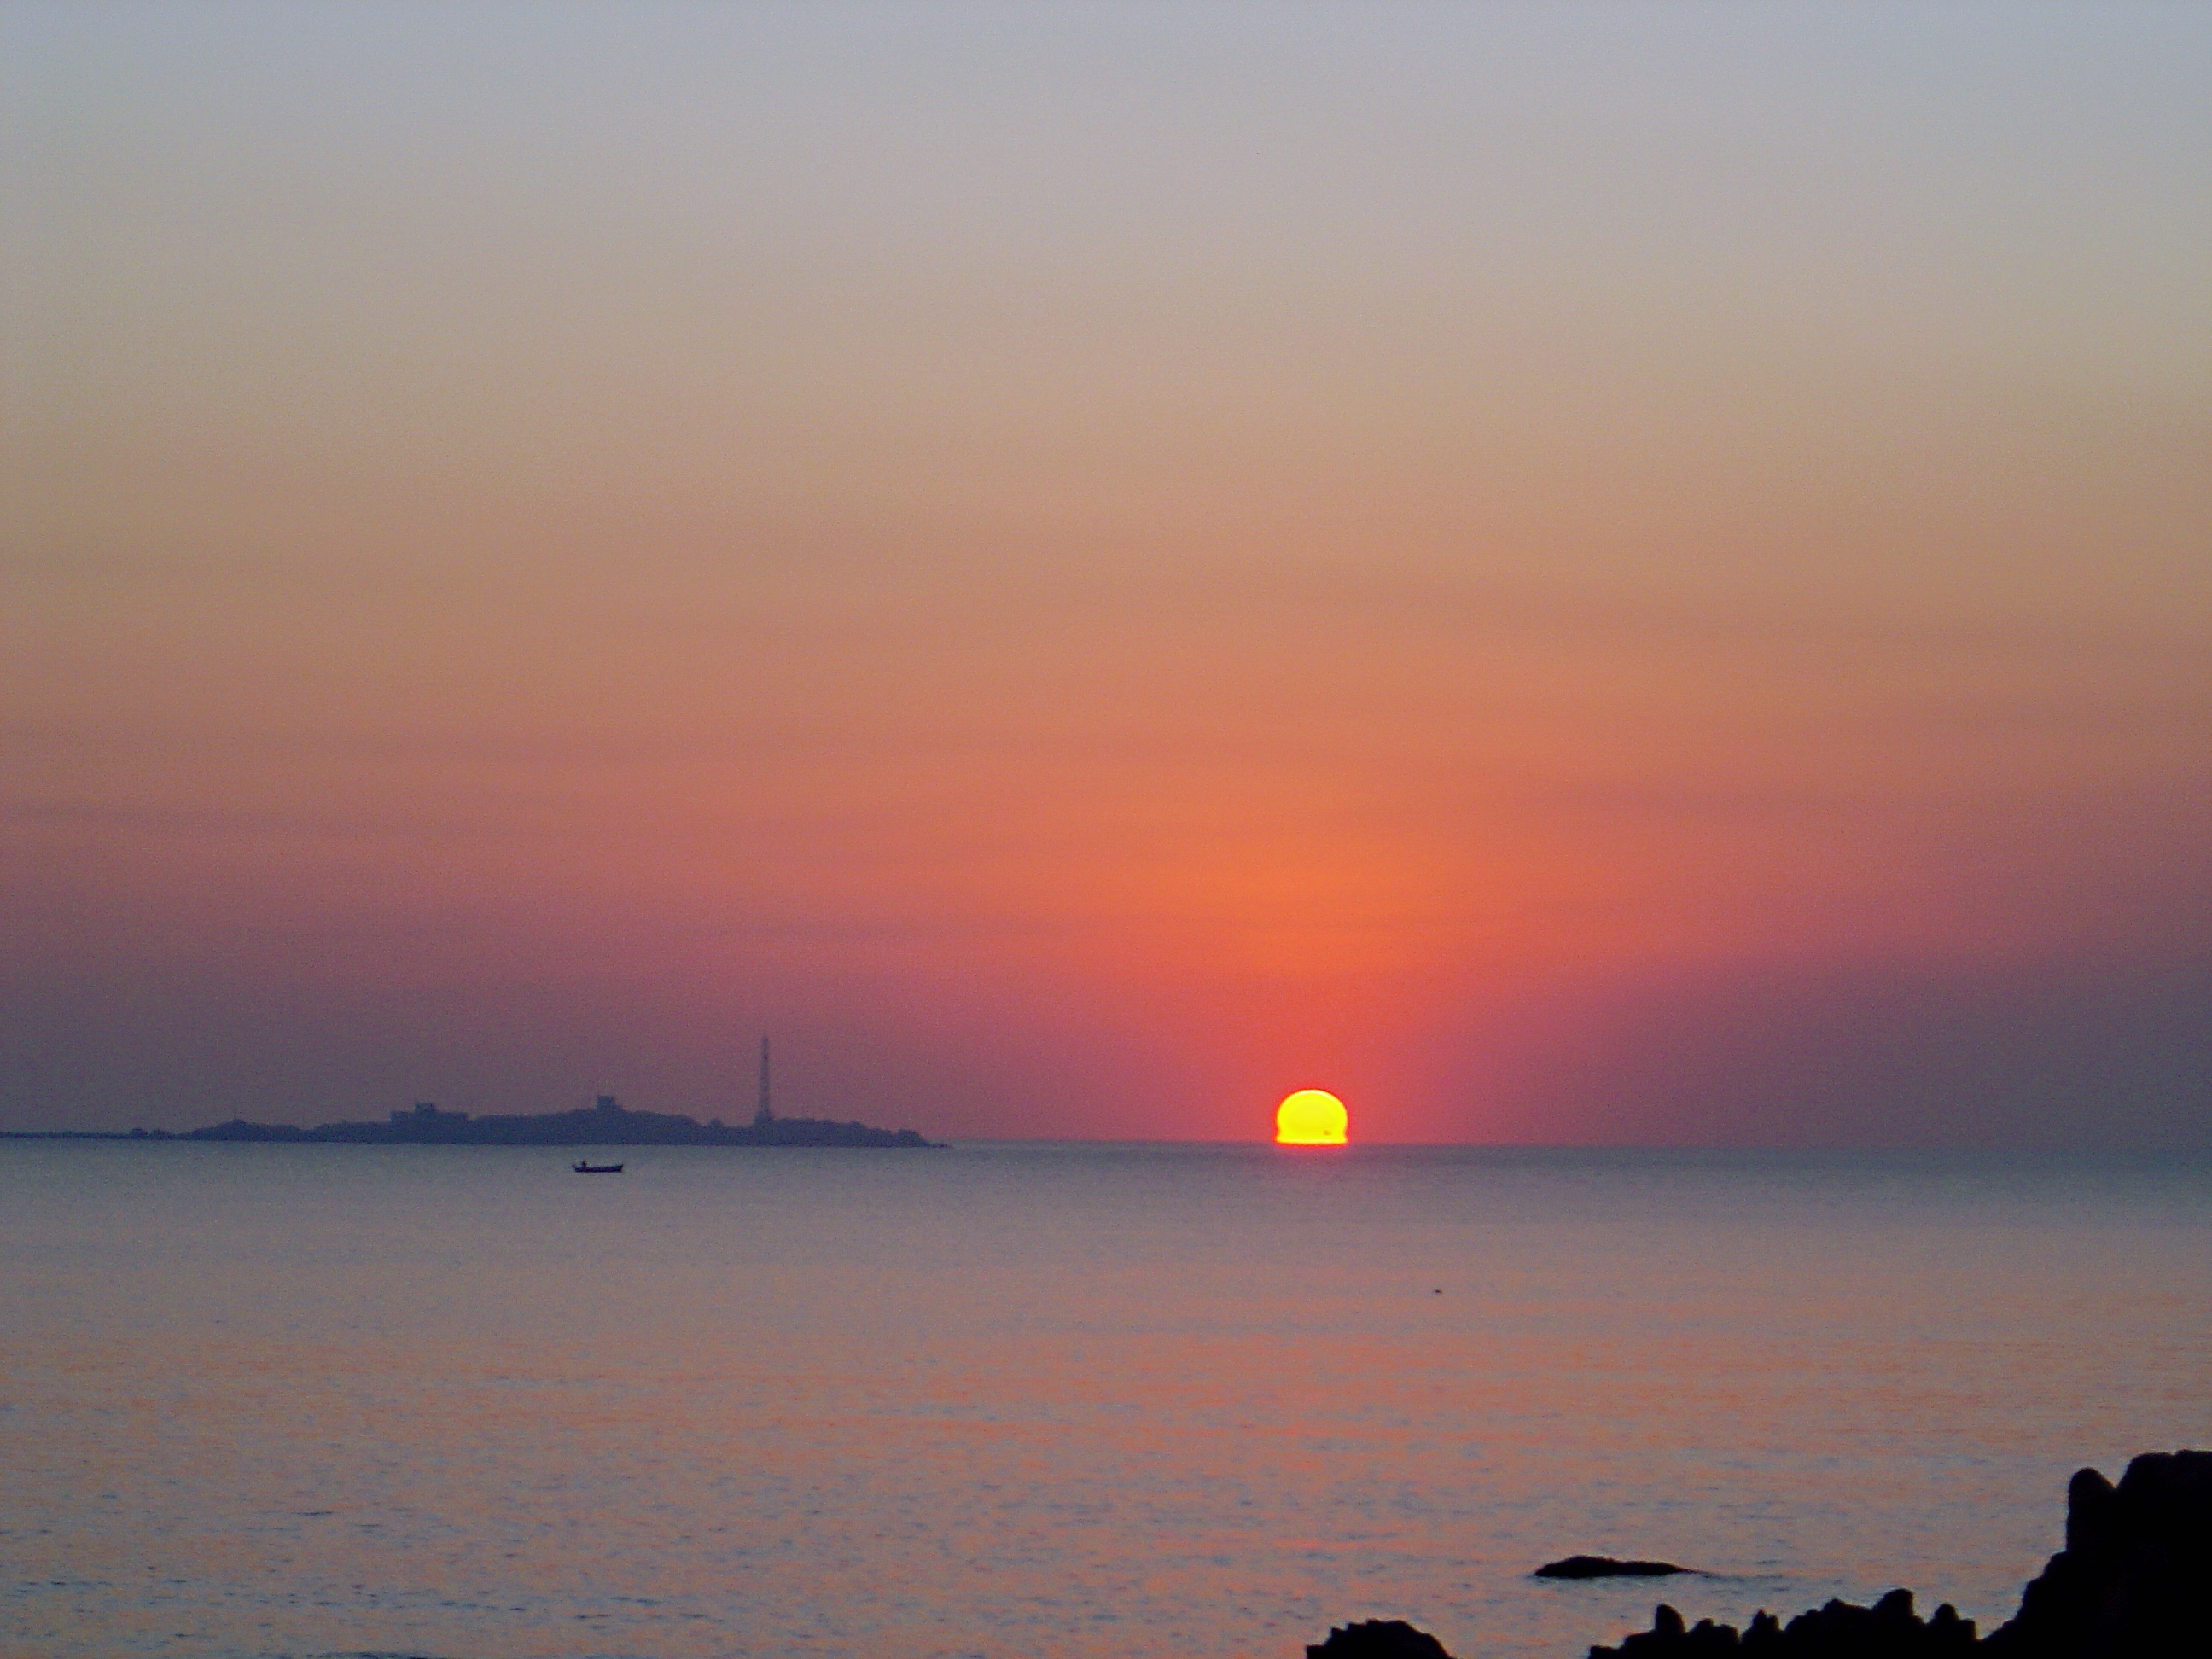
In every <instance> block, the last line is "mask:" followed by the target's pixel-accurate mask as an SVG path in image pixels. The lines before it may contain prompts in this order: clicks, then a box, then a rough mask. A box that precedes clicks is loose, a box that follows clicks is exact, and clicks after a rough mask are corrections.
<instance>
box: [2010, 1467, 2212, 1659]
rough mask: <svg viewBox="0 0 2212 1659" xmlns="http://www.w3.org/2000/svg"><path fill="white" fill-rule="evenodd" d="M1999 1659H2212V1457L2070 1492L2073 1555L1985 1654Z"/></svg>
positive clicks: (2038, 1582) (2093, 1479)
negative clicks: (2210, 1658) (2183, 1657)
mask: <svg viewBox="0 0 2212 1659" xmlns="http://www.w3.org/2000/svg"><path fill="white" fill-rule="evenodd" d="M1982 1646H1983V1648H1984V1650H1985V1651H1987V1652H1988V1653H1990V1655H1992V1656H1996V1659H2077V1656H2078V1659H2093V1656H2094V1659H2106V1656H2126V1659H2135V1656H2142V1659H2165V1656H2166V1655H2168V1654H2176V1655H2179V1654H2184V1653H2203V1652H2207V1651H2212V1452H2201V1451H2179V1452H2148V1453H2146V1454H2145V1455H2142V1456H2141V1457H2138V1458H2136V1460H2135V1461H2134V1462H2131V1463H2130V1464H2129V1465H2128V1468H2127V1473H2126V1474H2123V1475H2122V1476H2121V1477H2120V1484H2119V1485H2118V1486H2114V1485H2113V1484H2112V1482H2111V1481H2109V1480H2106V1479H2105V1477H2104V1476H2103V1475H2101V1474H2098V1473H2097V1471H2096V1470H2094V1469H2083V1470H2082V1471H2081V1473H2080V1474H2077V1475H2075V1477H2074V1479H2073V1481H2072V1483H2071V1484H2070V1485H2069V1486H2068V1487H2067V1489H2066V1547H2065V1548H2064V1549H2063V1550H2061V1551H2059V1552H2058V1553H2057V1554H2056V1555H2054V1556H2052V1557H2051V1560H2050V1563H2049V1565H2046V1566H2045V1568H2044V1569H2043V1571H2042V1572H2041V1573H2039V1574H2038V1575H2037V1576H2036V1577H2034V1578H2033V1580H2031V1581H2030V1582H2029V1583H2028V1586H2027V1589H2026V1590H2025V1591H2023V1592H2022V1593H2021V1598H2020V1611H2019V1612H2018V1613H2015V1614H2014V1615H2013V1617H2012V1619H2011V1620H2009V1621H2008V1623H2006V1624H2004V1625H2002V1626H1998V1628H1996V1630H1994V1631H1991V1632H1990V1635H1989V1638H1988V1640H1986V1641H1985V1642H1984V1643H1983V1644H1982Z"/></svg>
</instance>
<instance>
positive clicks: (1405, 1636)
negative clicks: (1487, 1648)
mask: <svg viewBox="0 0 2212 1659" xmlns="http://www.w3.org/2000/svg"><path fill="white" fill-rule="evenodd" d="M1306 1659H1451V1655H1449V1653H1446V1652H1445V1651H1444V1644H1443V1643H1441V1642H1439V1641H1437V1638H1435V1637H1433V1636H1431V1635H1430V1634H1429V1633H1428V1632H1426V1631H1421V1630H1415V1629H1414V1628H1413V1626H1411V1625H1409V1624H1407V1622H1406V1621H1405V1620H1402V1619H1370V1620H1366V1621H1365V1622H1364V1623H1363V1624H1358V1625H1345V1626H1340V1627H1338V1628H1336V1629H1334V1630H1332V1631H1330V1632H1329V1633H1328V1640H1327V1641H1325V1642H1319V1643H1315V1644H1310V1645H1309V1646H1308V1647H1307V1649H1306Z"/></svg>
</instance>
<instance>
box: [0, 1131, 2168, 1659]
mask: <svg viewBox="0 0 2212 1659" xmlns="http://www.w3.org/2000/svg"><path fill="white" fill-rule="evenodd" d="M568 1156H569V1155H568V1154H567V1153H565V1152H559V1151H544V1152H541V1151H529V1150H522V1149H489V1148H486V1149H477V1148H429V1147H421V1148H416V1147H393V1148H378V1147H284V1146H278V1147H257V1146H128V1145H122V1146H118V1145H112V1144H106V1145H101V1144H94V1145H76V1146H70V1145H52V1144H39V1143H23V1142H15V1143H0V1249H4V1252H5V1257H4V1262H5V1283H4V1286H0V1341H4V1349H0V1449H4V1455H5V1471H4V1474H0V1652H4V1653H6V1654H7V1655H9V1656H10V1659H13V1656H38V1659H64V1656H100V1659H114V1656H125V1655H138V1654H162V1655H179V1656H185V1655H190V1656H217V1655H221V1656H246V1655H251V1656H276V1655H284V1656H294V1655H308V1654H318V1655H319V1654H331V1653H348V1654H352V1653H362V1652H376V1653H381V1654H402V1653H404V1654H422V1655H432V1656H440V1659H608V1656H637V1659H706V1656H721V1655H732V1654H758V1655H781V1654H794V1655H840V1656H842V1655H851V1656H870V1659H875V1656H882V1659H891V1656H898V1659H922V1656H938V1655H981V1656H989V1659H1016V1656H1023V1659H1030V1656H1036V1655H1038V1654H1052V1655H1069V1656H1100V1659H1104V1656H1120V1655H1140V1654H1141V1655H1150V1656H1177V1659H1183V1656H1223V1659H1227V1656H1252V1659H1267V1656H1279V1659H1295V1656H1297V1655H1298V1654H1299V1653H1300V1652H1301V1651H1302V1647H1303V1644H1304V1643H1306V1642H1309V1641H1314V1640H1317V1639H1318V1638H1320V1636H1321V1635H1322V1632H1324V1631H1325V1630H1326V1628H1327V1627H1328V1626H1329V1625H1330V1624H1332V1623H1337V1622H1342V1621H1344V1620H1350V1619H1353V1618H1359V1617H1370V1616H1391V1617H1405V1618H1409V1619H1412V1620H1414V1621H1415V1622H1417V1623H1419V1624H1420V1625H1422V1626H1425V1627H1426V1628H1428V1629H1430V1630H1431V1631H1434V1632H1437V1634H1439V1635H1440V1636H1441V1637H1442V1638H1443V1639H1444V1641H1445V1643H1446V1644H1447V1645H1449V1647H1450V1648H1451V1649H1452V1650H1454V1651H1455V1653H1457V1654H1459V1655H1462V1656H1463V1659H1473V1656H1483V1655H1539V1654H1541V1655H1552V1656H1561V1659H1565V1656H1568V1655H1572V1654H1577V1653H1579V1652H1580V1650H1582V1648H1583V1646H1585V1645H1586V1644H1589V1642H1591V1641H1593V1640H1597V1639H1606V1638H1612V1637H1613V1636H1615V1635H1617V1634H1618V1633H1619V1632H1621V1631H1623V1630H1625V1629H1626V1628H1628V1627H1630V1626H1632V1625H1640V1624H1642V1623H1644V1621H1645V1620H1647V1619H1648V1617H1649V1613H1650V1604H1651V1602H1652V1601H1654V1600H1655V1599H1656V1595H1659V1594H1663V1595H1665V1596H1666V1597H1667V1599H1668V1600H1670V1601H1674V1602H1676V1603H1677V1604H1678V1605H1680V1607H1683V1608H1684V1610H1685V1611H1686V1612H1688V1613H1691V1614H1692V1616H1695V1615H1698V1614H1703V1613H1715V1614H1722V1615H1728V1616H1730V1617H1740V1616H1741V1615H1742V1614H1744V1613H1747V1612H1748V1611H1749V1610H1750V1609H1751V1608H1752V1607H1754V1606H1757V1605H1762V1604H1763V1605H1766V1606H1769V1607H1780V1608H1784V1609H1796V1608H1797V1607H1802V1606H1805V1605H1808V1604H1810V1603H1813V1602H1814V1601H1820V1600H1821V1599H1823V1598H1825V1597H1826V1596H1828V1595H1853V1596H1860V1597H1863V1596H1865V1595H1869V1594H1872V1593H1875V1592H1877V1591H1879V1590H1881V1589H1885V1588H1887V1587H1888V1586H1889V1585H1891V1584H1893V1583H1906V1584H1910V1585H1912V1586H1914V1587H1916V1588H1917V1589H1920V1590H1921V1591H1922V1592H1923V1594H1925V1595H1938V1596H1948V1597H1951V1598H1954V1599H1955V1600H1956V1601H1959V1603H1960V1606H1961V1607H1962V1608H1963V1609H1964V1610H1965V1611H1966V1612H1968V1613H1972V1614H1974V1615H1976V1616H1978V1617H1982V1618H1984V1619H1987V1618H1990V1617H1991V1616H2001V1615H2002V1613H2005V1612H2008V1611H2009V1609H2010V1607H2011V1606H2012V1603H2013V1601H2014V1599H2015V1595H2016V1594H2017V1590H2018V1586H2019V1584H2020V1583H2021V1580H2022V1579H2023V1578H2024V1577H2027V1575H2028V1574H2029V1573H2030V1572H2031V1571H2033V1570H2034V1568H2035V1567H2036V1566H2037V1565H2039V1561H2040V1559H2041V1557H2042V1556H2043V1555H2044V1554H2045V1553H2047V1552H2048V1551H2049V1550H2051V1548H2053V1547H2056V1544H2057V1531H2058V1524H2059V1519H2060V1510H2061V1504H2062V1496H2063V1487H2064V1484H2065V1480H2066V1477H2067V1475H2068V1474H2069V1473H2070V1472H2071V1471H2072V1470H2073V1469H2074V1468H2076V1467H2077V1466H2079V1465H2081V1464H2084V1463H2094V1464H2098V1465H2100V1466H2102V1467H2104V1468H2106V1469H2108V1470H2116V1469H2117V1468H2118V1465H2119V1464H2120V1462H2122V1461H2123V1460H2124V1458H2125V1457H2126V1456H2127V1455H2129V1454H2130V1453H2132V1452H2135V1451H2138V1450H2143V1449H2154V1448H2171V1447H2174V1446H2178V1445H2184V1444H2191V1443H2193V1444H2197V1445H2207V1444H2212V1164H2207V1163H2205V1162H2204V1161H2202V1160H2199V1161H2195V1162H2191V1161H2186V1160H2172V1159H2168V1160H2133V1161H2115V1160H2106V1161H2092V1162H2081V1161H2075V1162H2065V1161H2058V1160H2048V1159H2046V1160H2027V1159H2013V1160H1996V1159H1974V1158H1903V1157H1896V1158H1841V1157H1837V1158H1796V1157H1788V1158H1785V1157H1765V1156H1697V1155H1687V1154H1669V1155H1657V1154H1625V1153H1613V1154H1589V1153H1543V1152H1485V1151H1473V1150H1448V1151H1447V1150H1431V1151H1413V1150H1372V1149H1355V1150H1353V1151H1352V1152H1348V1153H1290V1152H1277V1151H1275V1150H1273V1149H1272V1148H1261V1147H1249V1148H1227V1147H1153V1146H1065V1145H1060V1146H963V1147H961V1148H958V1149H957V1150H954V1151H951V1152H935V1153H915V1152H906V1153H897V1152H892V1153H884V1152H790V1151H775V1152H757V1151H742V1150H713V1149H696V1150H693V1149H684V1150H665V1151H662V1150H634V1151H631V1152H628V1153H627V1158H628V1161H629V1171H630V1172H629V1174H627V1175H625V1176H622V1177H620V1178H611V1177H610V1178H606V1179H600V1180H580V1179H579V1178H577V1177H576V1176H572V1175H570V1174H569V1173H568V1169H567V1163H568ZM1574 1551H1599V1552H1604V1553H1615V1554H1644V1555H1659V1556H1665V1557H1668V1558H1670V1559H1674V1560H1679V1561H1683V1562H1686V1563H1690V1564H1692V1565H1699V1566H1704V1567H1708V1568H1711V1569H1713V1570H1714V1571H1716V1572H1717V1573H1718V1574H1720V1575H1723V1576H1720V1577H1712V1578H1707V1579H1699V1580H1688V1581H1685V1580H1676V1581H1674V1582H1673V1583H1671V1584H1670V1585H1668V1587H1666V1588H1665V1589H1663V1591H1655V1589H1654V1587H1653V1586H1651V1585H1650V1584H1626V1585H1618V1584H1582V1585H1571V1584H1568V1585H1562V1584H1548V1583H1539V1582H1536V1581H1534V1580H1532V1579H1530V1578H1529V1577H1527V1574H1528V1570H1529V1569H1530V1568H1532V1567H1534V1566H1535V1565H1537V1564H1538V1563H1540V1562H1541V1561H1544V1560H1546V1559H1550V1558H1552V1557H1553V1556H1557V1555H1562V1554H1565V1553H1571V1552H1574Z"/></svg>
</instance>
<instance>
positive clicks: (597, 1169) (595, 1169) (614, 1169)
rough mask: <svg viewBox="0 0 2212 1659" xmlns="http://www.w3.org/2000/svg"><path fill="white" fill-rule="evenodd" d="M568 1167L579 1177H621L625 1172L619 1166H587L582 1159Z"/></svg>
mask: <svg viewBox="0 0 2212 1659" xmlns="http://www.w3.org/2000/svg"><path fill="white" fill-rule="evenodd" d="M568 1167H569V1168H570V1169H572V1170H574V1171H575V1172H576V1173H577V1174H578V1175H620V1174H621V1173H622V1172H623V1166H622V1165H621V1164H586V1163H585V1162H584V1161H583V1159H581V1158H578V1159H577V1160H576V1161H575V1162H574V1164H570V1165H569V1166H568Z"/></svg>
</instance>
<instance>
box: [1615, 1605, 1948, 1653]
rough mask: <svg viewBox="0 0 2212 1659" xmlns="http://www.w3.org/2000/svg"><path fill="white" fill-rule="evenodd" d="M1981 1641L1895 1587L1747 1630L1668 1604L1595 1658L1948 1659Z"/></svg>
mask: <svg viewBox="0 0 2212 1659" xmlns="http://www.w3.org/2000/svg"><path fill="white" fill-rule="evenodd" d="M1975 1646H1976V1644H1975V1641H1974V1621H1973V1620H1971V1619H1961V1618H1960V1617H1959V1610H1958V1609H1957V1608H1956V1607H1953V1606H1952V1605H1951V1604H1950V1603H1949V1602H1948V1601H1946V1602H1945V1603H1944V1604H1943V1605H1942V1607H1938V1608H1936V1613H1935V1616H1934V1617H1933V1618H1931V1619H1924V1620H1923V1618H1921V1617H1920V1615H1919V1614H1918V1613H1915V1612H1914V1611H1913V1610H1912V1592H1911V1590H1902V1589H1895V1590H1892V1591H1890V1593H1889V1594H1888V1595H1885V1596H1883V1597H1882V1598H1881V1601H1877V1602H1875V1604H1874V1605H1873V1606H1872V1607H1859V1606H1857V1604H1856V1603H1854V1602H1850V1601H1831V1602H1829V1603H1828V1604H1827V1605H1826V1607H1815V1608H1814V1610H1813V1611H1812V1612H1810V1613H1799V1614H1798V1615H1797V1616H1796V1618H1795V1619H1792V1620H1790V1622H1789V1623H1788V1624H1786V1625H1785V1624H1784V1623H1783V1622H1782V1621H1781V1620H1778V1619H1777V1618H1776V1617H1775V1616H1774V1615H1773V1614H1772V1613H1765V1612H1761V1613H1757V1614H1755V1615H1754V1616H1753V1619H1752V1621H1751V1623H1750V1624H1749V1625H1748V1626H1746V1627H1745V1628H1744V1629H1743V1630H1741V1631H1738V1630H1737V1629H1736V1627H1735V1626H1734V1625H1717V1624H1715V1623H1714V1622H1713V1621H1712V1620H1710V1619H1700V1620H1699V1621H1698V1622H1697V1623H1696V1624H1694V1625H1691V1626H1687V1627H1685V1626H1684V1625H1683V1623H1682V1615H1681V1614H1680V1613H1677V1612H1675V1611H1674V1608H1672V1607H1666V1606H1663V1605H1662V1607H1660V1608H1659V1610H1658V1612H1657V1613H1656V1616H1655V1617H1654V1618H1653V1619H1652V1621H1651V1628H1650V1630H1648V1631H1643V1632H1638V1634H1636V1635H1634V1636H1629V1637H1625V1638H1622V1640H1621V1644H1620V1646H1619V1647H1617V1648H1592V1649H1591V1650H1590V1659H1677V1656H1680V1659H1692V1656H1697V1659H1703V1656H1705V1655H1709V1654H1728V1653H1741V1654H1758V1655H1760V1656H1763V1659H1948V1656H1950V1655H1953V1654H1967V1653H1972V1652H1973V1651H1974V1650H1975Z"/></svg>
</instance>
